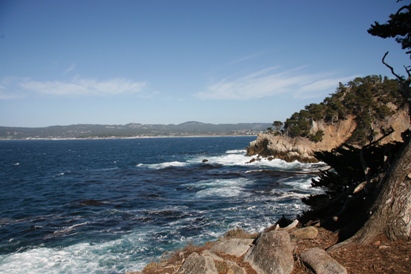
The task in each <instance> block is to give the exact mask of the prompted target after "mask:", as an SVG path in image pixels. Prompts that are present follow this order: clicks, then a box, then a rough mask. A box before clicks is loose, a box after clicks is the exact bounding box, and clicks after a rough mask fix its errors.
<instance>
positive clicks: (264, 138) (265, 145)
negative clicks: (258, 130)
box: [247, 134, 317, 162]
mask: <svg viewBox="0 0 411 274" xmlns="http://www.w3.org/2000/svg"><path fill="white" fill-rule="evenodd" d="M313 148H314V146H313V143H312V142H310V141H309V140H308V139H306V138H301V137H298V138H291V137H288V136H273V135H270V134H259V135H258V137H257V140H255V141H253V142H251V143H250V145H249V146H248V147H247V155H248V156H252V155H256V154H258V155H260V156H263V157H269V156H272V157H274V158H278V159H282V160H285V161H287V162H292V161H295V160H298V161H303V162H316V161H317V160H316V159H315V158H314V152H313Z"/></svg>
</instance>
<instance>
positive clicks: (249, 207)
mask: <svg viewBox="0 0 411 274" xmlns="http://www.w3.org/2000/svg"><path fill="white" fill-rule="evenodd" d="M252 140H255V137H204V138H203V137H201V138H200V137H196V138H142V139H114V140H112V139H109V140H24V141H1V142H0V185H1V191H0V272H1V273H124V272H125V271H131V270H141V269H142V268H143V267H144V265H145V264H146V263H148V262H150V261H153V260H156V259H158V258H159V256H161V254H163V253H164V252H166V251H173V250H176V249H178V248H181V247H183V246H184V245H186V244H188V243H194V244H202V243H204V242H206V241H210V240H215V239H217V238H218V237H219V236H221V235H223V234H224V233H225V232H226V231H227V230H229V229H232V228H235V227H240V228H243V229H245V230H247V231H250V232H255V231H261V230H262V229H264V228H266V227H268V226H270V225H272V224H274V223H275V222H276V221H277V220H278V219H279V218H280V217H281V216H282V215H286V216H289V217H295V216H296V215H297V214H299V213H301V212H302V210H304V206H303V204H302V203H301V201H300V199H301V198H302V197H304V196H306V195H308V194H310V193H313V192H315V191H316V190H313V189H311V188H310V183H311V178H312V177H313V176H314V175H312V174H310V173H309V172H308V171H312V170H317V169H318V168H319V167H320V164H302V163H298V162H294V163H286V162H284V161H281V160H273V161H268V160H262V161H255V162H253V163H248V162H249V161H250V159H251V157H247V156H245V149H244V148H245V147H246V146H247V145H248V144H249V142H250V141H252Z"/></svg>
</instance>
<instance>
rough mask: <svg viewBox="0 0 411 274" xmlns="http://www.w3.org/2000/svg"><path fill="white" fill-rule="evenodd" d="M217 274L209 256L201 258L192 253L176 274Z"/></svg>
mask: <svg viewBox="0 0 411 274" xmlns="http://www.w3.org/2000/svg"><path fill="white" fill-rule="evenodd" d="M194 273H204V274H218V271H217V268H216V267H215V263H214V260H213V258H212V257H211V256H201V255H198V253H196V252H194V253H192V254H191V255H190V256H188V258H187V259H186V260H185V262H184V263H183V265H182V266H181V268H180V269H179V271H178V274H194Z"/></svg>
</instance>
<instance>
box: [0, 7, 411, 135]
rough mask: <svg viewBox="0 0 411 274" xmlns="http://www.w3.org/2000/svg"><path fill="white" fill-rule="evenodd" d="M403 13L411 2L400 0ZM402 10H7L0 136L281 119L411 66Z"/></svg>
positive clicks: (1, 33)
mask: <svg viewBox="0 0 411 274" xmlns="http://www.w3.org/2000/svg"><path fill="white" fill-rule="evenodd" d="M403 3H405V2H403ZM400 5H401V3H396V1H395V0H361V1H358V0H355V1H354V0H345V1H329V0H328V1H325V0H313V1H303V0H299V1H297V0H290V1H274V0H271V1H263V0H261V1H250V0H248V1H245V0H235V1H234V0H218V1H214V0H210V1H192V0H190V1H188V0H187V1H186V0H175V1H171V0H170V1H167V0H161V1H160V0H150V1H142V0H136V1H127V0H122V1H106V0H99V1H93V0H88V1H77V0H70V1H56V0H48V1H43V0H38V1H32V0H26V1H21V0H0V126H25V127H40V126H50V125H69V124H78V123H82V124H89V123H93V124H126V123H131V122H135V123H144V124H154V123H158V124H179V123H182V122H185V121H200V122H206V123H216V124H220V123H242V122H269V123H271V122H272V121H274V120H280V121H284V120H285V119H286V118H288V117H289V116H290V115H291V114H292V113H294V112H296V111H299V110H300V109H301V108H303V107H304V106H305V105H308V104H310V103H319V102H321V101H322V100H323V99H324V98H325V97H326V96H328V95H329V94H330V93H333V92H334V91H335V89H336V87H337V86H338V83H339V82H342V83H347V82H348V81H350V80H353V79H354V78H355V77H357V76H367V75H371V74H381V75H387V76H390V77H391V74H390V72H389V70H388V69H387V68H386V67H385V66H384V65H383V64H382V63H381V58H382V56H383V55H384V53H385V52H386V51H390V54H389V55H388V57H387V61H388V62H389V63H390V64H391V65H392V66H394V67H395V68H396V69H397V71H398V72H399V73H401V74H402V73H403V67H402V66H403V65H409V64H408V63H407V62H409V59H408V57H407V56H406V55H405V53H404V51H403V50H401V47H400V45H399V44H397V43H396V42H395V41H394V40H393V39H386V40H384V39H381V38H378V37H373V36H371V35H369V34H368V33H367V29H368V28H369V26H370V24H372V23H373V22H374V21H380V22H386V21H387V19H388V15H389V14H390V13H394V12H395V11H396V10H397V9H398V8H399V7H400Z"/></svg>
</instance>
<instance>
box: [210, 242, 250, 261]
mask: <svg viewBox="0 0 411 274" xmlns="http://www.w3.org/2000/svg"><path fill="white" fill-rule="evenodd" d="M253 241H254V240H253V239H239V238H234V239H228V240H222V241H218V242H216V243H215V244H214V246H213V247H212V248H211V249H210V251H211V252H213V253H224V254H228V255H232V256H236V257H241V256H243V255H244V254H245V253H246V252H247V250H248V249H249V248H250V246H251V244H252V243H253Z"/></svg>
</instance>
